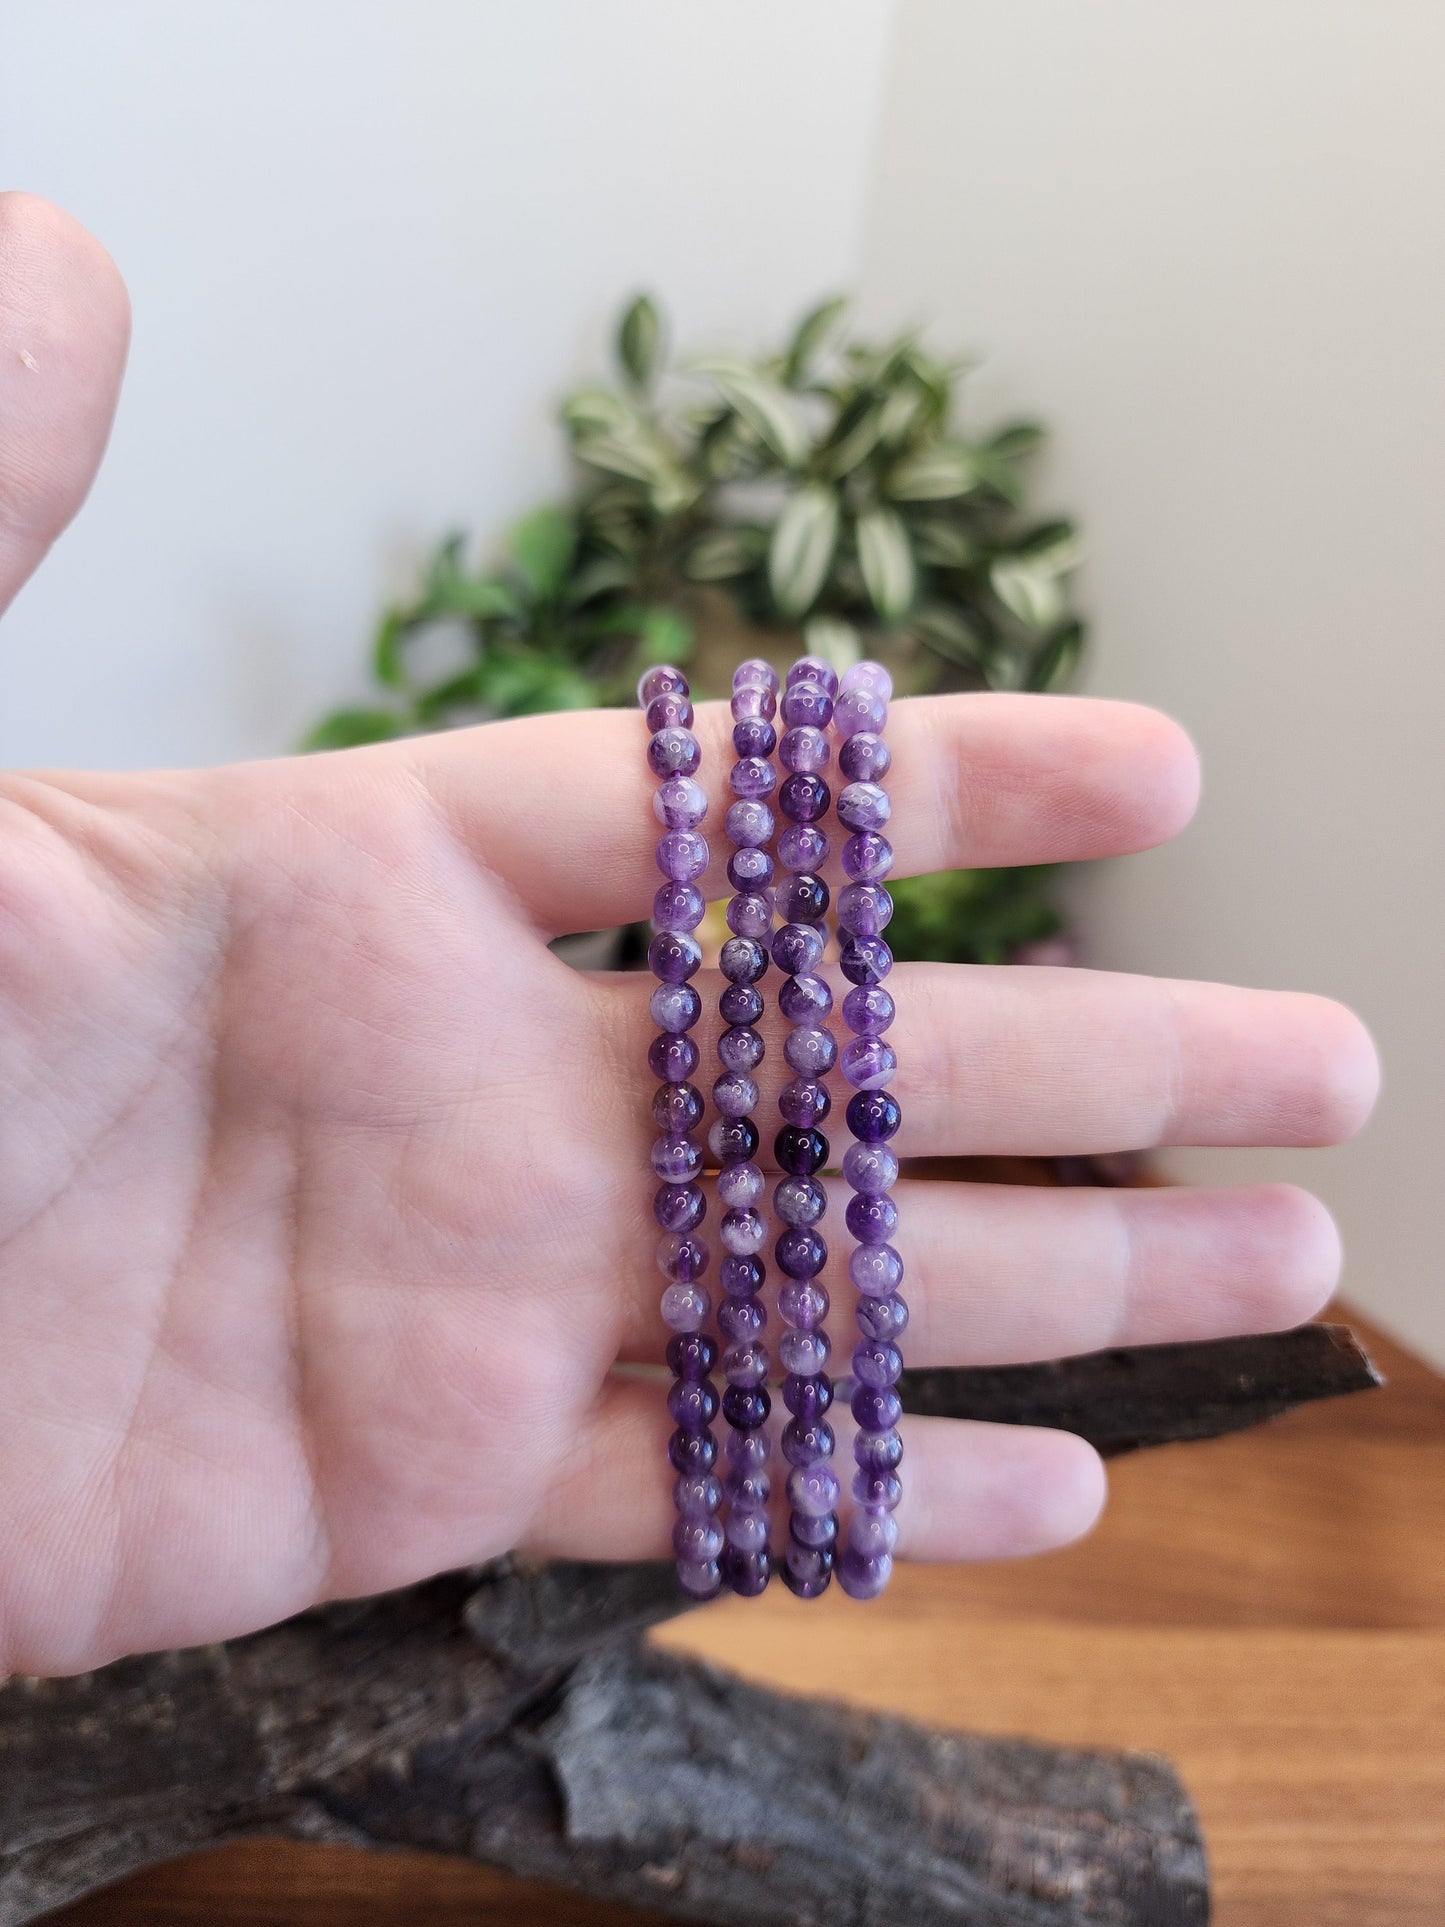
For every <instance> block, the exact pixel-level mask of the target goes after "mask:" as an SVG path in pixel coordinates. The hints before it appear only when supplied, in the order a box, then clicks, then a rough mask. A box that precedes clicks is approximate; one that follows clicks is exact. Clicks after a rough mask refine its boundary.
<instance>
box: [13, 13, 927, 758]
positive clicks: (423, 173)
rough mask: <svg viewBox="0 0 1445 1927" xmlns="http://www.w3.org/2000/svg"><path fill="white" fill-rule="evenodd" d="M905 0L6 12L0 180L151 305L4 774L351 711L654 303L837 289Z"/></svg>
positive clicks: (794, 303)
mask: <svg viewBox="0 0 1445 1927" xmlns="http://www.w3.org/2000/svg"><path fill="white" fill-rule="evenodd" d="M889 16H890V7H889V5H888V4H887V0H789V4H788V6H787V7H786V8H779V7H776V6H774V5H771V4H769V0H730V4H729V5H728V6H727V7H725V8H724V7H693V6H679V5H677V4H675V0H605V3H604V4H598V0H544V4H535V5H528V4H523V3H521V0H306V3H305V4H300V5H298V4H295V3H294V0H208V4H206V5H204V6H197V5H194V4H191V0H126V4H125V5H123V6H120V5H116V4H114V0H0V180H3V182H4V184H5V185H7V186H11V187H25V188H29V189H32V190H34V191H35V192H38V193H42V194H45V195H47V196H49V197H50V198H51V199H52V200H56V201H59V202H61V203H62V204H63V205H64V206H66V207H68V208H69V209H70V210H71V211H72V212H73V213H74V214H76V215H78V216H79V218H80V219H81V220H82V221H84V222H85V223H86V224H87V225H88V226H89V227H91V228H92V229H93V230H94V232H95V233H96V234H98V235H99V236H100V238H101V239H102V240H103V241H104V242H105V243H106V244H107V246H108V247H109V248H110V250H111V252H112V253H113V254H114V255H115V257H116V259H117V260H118V261H119V263H120V265H121V268H122V270H123V272H124V273H125V275H126V278H127V280H128V281H129V283H130V287H131V291H132V295H133V298H134V303H135V338H134V348H133V352H132V360H131V368H130V375H129V379H128V383H127V388H126V395H125V400H124V402H123V404H122V408H121V413H120V417H119V420H118V423H117V426H116V432H115V439H114V442H113V444H112V448H111V454H110V459H109V461H108V463H107V466H106V470H105V473H104V476H103V479H102V481H101V482H100V484H99V485H98V487H97V489H96V492H95V494H94V495H93V497H92V499H91V502H90V505H89V506H88V508H87V509H86V511H85V514H84V515H83V517H82V518H81V520H80V522H79V524H78V525H77V526H76V528H75V529H74V530H73V531H72V533H71V534H70V535H69V536H68V537H67V538H66V539H65V541H64V543H63V544H62V545H61V547H60V548H59V549H58V550H57V552H56V553H55V555H54V556H53V557H52V558H51V561H50V564H49V566H48V567H47V568H46V570H45V571H44V572H43V573H42V575H41V576H40V577H39V578H38V579H37V581H36V582H35V583H34V584H33V585H32V586H31V588H30V589H28V590H27V591H26V592H25V593H24V594H23V595H22V596H21V598H20V600H19V601H18V602H17V604H16V605H15V608H14V611H13V613H12V614H11V616H10V617H9V619H8V620H7V622H6V624H5V627H4V630H3V633H0V762H4V763H10V764H14V763H19V762H30V763H35V762H61V763H64V762H72V763H77V764H86V763H93V764H102V765H111V766H136V765H145V764H148V763H176V762H182V761H213V760H220V759H224V758H227V757H232V756H242V755H248V754H255V753H258V752H269V751H272V750H275V749H277V748H280V747H285V746H287V745H288V744H289V743H290V742H291V741H292V740H294V738H295V736H296V734H297V733H298V731H299V730H300V729H301V728H302V726H303V725H304V724H305V723H306V722H308V721H310V720H311V719H312V718H313V717H314V716H315V715H316V714H317V712H318V711H320V710H322V709H325V708H329V707H330V706H332V704H334V703H335V702H337V701H338V700H340V699H343V698H345V697H348V696H351V695H355V694H358V693H360V692H361V691H362V689H363V687H364V684H363V679H362V678H363V671H362V660H363V646H364V641H365V637H366V634H367V631H368V627H369V624H370V620H371V617H372V613H373V611H374V609H375V607H376V605H377V602H378V600H379V598H380V597H381V596H382V595H383V594H384V593H385V592H386V591H387V590H388V589H390V588H393V587H395V586H397V585H398V584H399V583H400V582H401V581H404V580H405V579H406V571H407V565H408V564H409V562H411V561H412V560H413V559H414V558H415V556H416V554H417V553H418V551H419V549H421V548H422V547H424V546H425V545H426V544H428V543H429V542H431V541H432V540H433V539H434V538H435V537H436V536H438V535H439V534H441V533H444V532H445V531H446V530H447V529H449V528H451V527H454V526H464V525H465V526H473V527H478V528H481V529H484V530H486V529H496V528H498V527H500V526H501V525H504V524H505V523H506V522H508V521H510V520H511V519H512V518H513V517H514V516H515V515H517V514H518V513H519V512H520V511H521V510H522V509H523V508H525V507H527V506H529V500H530V498H531V497H533V496H534V495H536V494H537V493H539V492H545V491H547V490H548V489H550V488H551V487H552V486H553V485H554V483H555V482H556V481H557V480H558V479H559V476H560V472H561V470H560V456H559V441H558V437H557V434H556V432H555V431H554V429H553V427H552V418H551V406H552V403H553V401H554V400H555V397H556V396H557V394H558V393H559V391H560V390H561V389H563V388H564V387H565V386H566V384H567V383H568V381H569V380H571V379H572V378H573V377H574V376H575V375H576V374H578V373H579V372H582V371H584V370H585V369H587V368H588V367H590V366H591V365H592V363H593V360H594V358H595V357H596V356H597V355H599V354H600V352H601V349H602V343H603V330H604V327H605V326H606V325H607V324H608V323H609V322H610V318H611V314H612V312H613V310H614V308H615V307H616V305H617V304H618V302H619V301H620V300H621V299H622V298H623V297H624V296H625V295H626V294H628V293H630V292H631V291H632V290H633V288H634V287H635V286H637V285H638V284H650V285H651V286H653V287H654V288H656V289H657V290H658V292H659V293H661V294H662V295H664V296H665V297H666V298H667V300H668V301H669V302H670V304H671V305H672V307H673V309H674V311H675V313H676V315H677V316H678V319H679V324H680V331H681V332H682V333H684V334H685V335H686V336H688V337H689V338H692V339H695V338H696V336H697V334H698V332H699V331H702V330H709V329H715V330H728V329H740V330H746V331H748V332H750V333H751V332H753V331H762V330H768V329H776V328H777V327H779V326H780V325H781V324H783V323H784V322H785V321H786V320H787V318H788V317H789V316H790V315H791V314H792V313H793V312H794V311H795V310H797V309H798V308H799V307H800V306H801V305H802V304H805V303H806V302H808V301H809V300H811V299H812V298H813V297H814V296H815V295H816V294H817V293H818V291H819V290H823V291H828V290H831V289H832V288H834V287H836V286H837V285H839V284H841V283H845V282H849V281H851V280H852V279H853V277H854V274H855V271H856V265H857V262H856V252H857V244H858V238H859V222H860V215H861V208H862V199H863V191H864V183H865V179H866V173H867V167H868V161H869V152H870V144H871V138H872V134H873V129H874V120H875V109H876V106H877V100H878V94H879V90H880V87H881V80H882V73H883V66H884V62H883V48H884V44H885V40H886V35H887V30H888V24H889Z"/></svg>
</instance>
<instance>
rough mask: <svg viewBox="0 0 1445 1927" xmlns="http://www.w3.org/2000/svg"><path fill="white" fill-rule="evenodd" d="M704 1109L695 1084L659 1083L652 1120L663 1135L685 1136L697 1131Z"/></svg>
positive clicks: (700, 1093)
mask: <svg viewBox="0 0 1445 1927" xmlns="http://www.w3.org/2000/svg"><path fill="white" fill-rule="evenodd" d="M703 1109H704V1106H703V1101H702V1092H701V1091H700V1090H699V1089H698V1088H697V1086H696V1085H695V1084H689V1083H687V1082H685V1081H684V1082H682V1083H678V1084H659V1085H658V1087H657V1089H656V1091H654V1093H653V1097H652V1121H653V1123H654V1124H655V1125H656V1126H657V1128H658V1130H659V1132H660V1133H661V1134H662V1136H663V1137H684V1136H685V1135H686V1134H687V1133H688V1132H689V1131H695V1130H696V1129H697V1127H698V1125H699V1124H701V1123H702V1118H703ZM679 1228H680V1227H679V1226H677V1225H672V1226H671V1227H670V1229H671V1230H673V1231H676V1230H678V1229H679Z"/></svg>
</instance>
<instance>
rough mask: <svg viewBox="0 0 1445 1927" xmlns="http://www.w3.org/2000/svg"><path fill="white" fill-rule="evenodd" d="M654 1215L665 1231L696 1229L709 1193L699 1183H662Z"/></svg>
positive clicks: (670, 1087)
mask: <svg viewBox="0 0 1445 1927" xmlns="http://www.w3.org/2000/svg"><path fill="white" fill-rule="evenodd" d="M662 1088H663V1089H664V1090H665V1091H677V1090H688V1089H690V1088H691V1086H690V1085H685V1084H664V1085H663V1087H662ZM652 1215H653V1217H654V1218H656V1220H657V1222H658V1223H659V1224H660V1225H661V1226H662V1228H663V1230H664V1231H679V1232H681V1231H696V1229H697V1227H698V1226H699V1225H700V1224H701V1223H702V1221H703V1219H704V1217H706V1215H707V1193H706V1192H705V1191H704V1190H703V1189H702V1187H701V1185H697V1184H660V1185H658V1187H657V1192H656V1195H655V1196H654V1198H653V1200H652Z"/></svg>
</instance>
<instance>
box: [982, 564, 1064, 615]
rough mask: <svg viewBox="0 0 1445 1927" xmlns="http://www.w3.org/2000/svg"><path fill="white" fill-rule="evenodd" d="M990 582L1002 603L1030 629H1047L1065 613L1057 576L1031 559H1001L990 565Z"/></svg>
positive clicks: (1062, 593)
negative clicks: (1036, 566) (1018, 560)
mask: <svg viewBox="0 0 1445 1927" xmlns="http://www.w3.org/2000/svg"><path fill="white" fill-rule="evenodd" d="M989 581H990V583H991V584H992V585H993V592H994V594H995V595H996V596H997V597H998V599H999V601H1000V602H1001V603H1002V604H1003V606H1004V607H1005V608H1006V609H1008V610H1010V611H1011V612H1012V614H1014V615H1016V616H1017V617H1018V619H1019V621H1020V622H1022V623H1024V624H1025V625H1026V626H1027V627H1028V628H1030V629H1039V630H1043V629H1049V628H1051V627H1052V626H1053V625H1054V623H1056V622H1058V621H1059V620H1060V619H1061V618H1062V616H1063V614H1064V591H1063V587H1062V585H1061V584H1060V581H1059V578H1058V577H1057V576H1056V575H1053V574H1051V573H1050V572H1049V571H1048V570H1046V569H1037V568H1035V567H1034V566H1033V564H1032V563H1031V562H1027V561H1023V562H1015V561H1012V560H1010V559H1009V558H1007V557H1004V558H1001V559H1000V560H999V561H997V562H995V563H994V564H993V566H992V567H991V568H990V570H989Z"/></svg>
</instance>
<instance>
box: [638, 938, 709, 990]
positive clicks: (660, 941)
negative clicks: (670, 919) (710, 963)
mask: <svg viewBox="0 0 1445 1927" xmlns="http://www.w3.org/2000/svg"><path fill="white" fill-rule="evenodd" d="M701 965H702V945H701V944H700V943H699V942H698V940H697V938H696V937H693V936H689V935H688V933H687V931H685V930H659V931H658V933H657V935H656V936H655V937H654V938H653V939H652V942H651V943H650V944H649V945H648V946H647V967H648V969H649V970H650V971H651V972H652V974H653V976H654V977H658V978H660V979H661V980H662V982H663V983H665V984H685V983H686V982H687V980H688V978H689V977H692V976H695V975H696V974H697V971H698V970H699V969H700V967H701Z"/></svg>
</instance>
